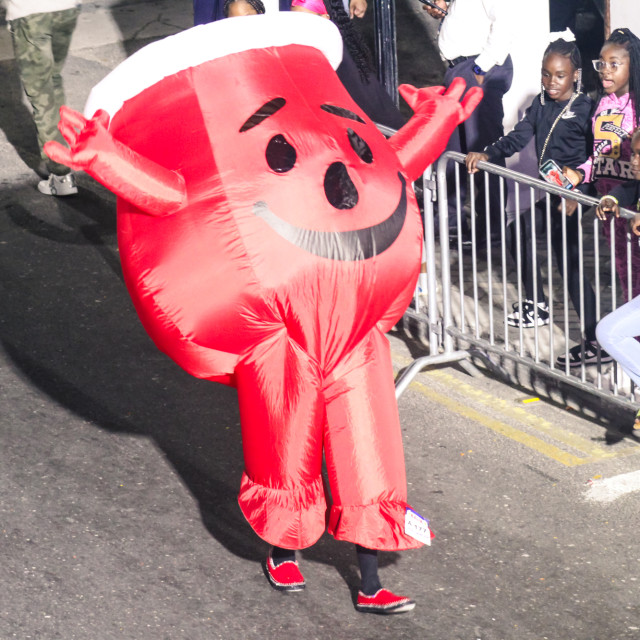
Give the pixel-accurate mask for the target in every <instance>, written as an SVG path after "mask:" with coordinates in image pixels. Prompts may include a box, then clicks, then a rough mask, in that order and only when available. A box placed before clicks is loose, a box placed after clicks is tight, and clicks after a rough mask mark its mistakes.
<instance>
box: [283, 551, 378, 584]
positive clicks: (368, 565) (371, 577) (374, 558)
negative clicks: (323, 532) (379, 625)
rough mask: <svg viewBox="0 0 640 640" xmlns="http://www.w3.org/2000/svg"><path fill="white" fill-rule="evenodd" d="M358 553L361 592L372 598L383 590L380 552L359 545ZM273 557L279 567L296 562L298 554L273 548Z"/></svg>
mask: <svg viewBox="0 0 640 640" xmlns="http://www.w3.org/2000/svg"><path fill="white" fill-rule="evenodd" d="M356 553H357V554H358V565H359V566H360V576H361V577H362V586H361V587H360V590H361V591H362V593H364V594H365V595H367V596H372V595H374V594H375V593H376V592H377V591H379V590H380V589H381V588H382V586H381V585H380V579H379V578H378V552H377V551H375V550H374V549H367V548H366V547H361V546H360V545H359V544H357V545H356ZM271 557H272V558H273V562H274V564H276V565H279V564H280V563H281V562H287V561H293V560H295V559H296V552H295V551H293V550H291V549H283V548H282V547H273V549H272V550H271Z"/></svg>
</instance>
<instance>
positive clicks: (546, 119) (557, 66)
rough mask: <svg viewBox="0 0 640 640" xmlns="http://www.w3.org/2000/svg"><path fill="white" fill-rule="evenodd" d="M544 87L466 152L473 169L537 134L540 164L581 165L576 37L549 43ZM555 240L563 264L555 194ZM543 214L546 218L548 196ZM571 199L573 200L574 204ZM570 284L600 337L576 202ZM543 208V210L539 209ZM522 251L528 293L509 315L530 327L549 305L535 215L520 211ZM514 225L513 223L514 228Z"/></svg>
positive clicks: (584, 149) (586, 101)
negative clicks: (508, 123) (583, 268)
mask: <svg viewBox="0 0 640 640" xmlns="http://www.w3.org/2000/svg"><path fill="white" fill-rule="evenodd" d="M540 89H541V90H540V93H539V95H537V96H536V97H535V98H534V99H533V102H532V103H531V105H530V106H529V108H528V109H527V110H526V112H525V114H524V117H523V118H522V120H520V122H519V123H518V124H517V125H516V126H515V127H514V129H513V130H512V131H511V132H510V133H509V134H507V135H506V136H503V137H502V138H500V139H499V140H498V141H496V142H494V143H493V144H491V145H489V146H487V147H486V148H485V150H484V152H482V153H475V152H474V153H468V154H467V157H466V165H467V170H468V171H469V173H475V172H476V171H478V167H477V165H478V162H480V161H482V162H493V163H495V162H496V160H501V159H503V158H509V157H511V156H512V155H513V154H514V153H517V152H518V151H520V150H521V149H523V148H524V147H525V146H526V145H527V144H528V142H529V141H530V140H531V138H534V139H535V145H536V155H537V158H538V165H539V166H540V167H541V166H542V165H543V164H544V163H545V162H546V161H547V160H554V161H555V162H556V163H557V164H558V165H559V166H561V167H562V166H566V165H569V166H578V165H579V164H581V163H582V162H584V161H585V159H586V158H587V157H588V155H589V148H590V144H591V134H590V130H591V121H590V118H591V111H592V107H593V104H592V101H591V99H590V98H589V97H588V96H586V95H585V94H584V93H582V60H581V56H580V51H579V50H578V47H577V46H576V44H575V42H567V41H566V40H562V39H559V40H555V41H554V42H552V43H551V44H549V46H548V47H547V48H546V50H545V52H544V55H543V57H542V69H541V87H540ZM551 202H552V207H553V209H552V211H553V213H554V214H553V215H552V216H551V231H550V235H551V243H552V245H553V250H554V253H555V255H556V260H557V263H558V266H559V268H560V269H562V266H563V263H564V261H563V252H564V251H565V247H564V244H563V235H562V218H563V216H562V203H561V201H560V198H559V197H557V196H554V197H552V200H551ZM541 204H542V207H541V210H540V209H538V210H537V213H538V214H539V217H541V218H542V220H544V217H545V216H544V211H545V208H546V204H545V201H543V202H542V203H541ZM571 205H574V206H573V207H571ZM565 211H566V214H567V219H566V225H567V234H566V242H567V246H566V257H567V272H566V279H567V289H568V290H569V295H570V297H571V301H572V302H573V306H574V308H575V309H576V311H577V312H578V313H580V290H581V288H582V289H583V291H584V320H585V326H586V333H587V339H588V340H595V338H596V313H595V311H596V306H595V295H594V293H593V289H592V287H591V283H590V282H589V280H588V279H587V277H586V276H584V275H583V278H582V281H581V279H580V261H579V250H578V241H579V235H580V230H579V227H578V219H577V216H574V215H572V214H573V212H574V211H575V203H574V202H571V201H568V202H566V204H565ZM540 214H542V215H540ZM521 220H522V224H521V243H520V252H521V256H520V258H521V260H522V279H523V285H524V289H525V299H524V300H523V301H522V303H520V302H515V303H514V304H513V310H512V312H511V313H510V314H509V315H508V317H507V321H508V323H509V324H510V325H511V326H514V327H523V328H530V327H534V326H544V325H547V324H549V307H548V306H547V301H546V298H545V294H544V290H543V288H542V283H543V280H542V276H541V274H540V261H536V269H535V272H534V267H533V264H534V263H533V259H532V258H533V251H534V250H535V245H534V242H533V233H532V229H531V216H530V215H529V214H525V215H523V216H522V219H521ZM514 228H515V225H511V231H512V232H513V230H514ZM510 249H511V254H512V256H513V258H514V260H516V261H517V260H518V255H517V242H516V241H515V239H514V240H513V241H512V242H511V245H510ZM581 282H582V285H581Z"/></svg>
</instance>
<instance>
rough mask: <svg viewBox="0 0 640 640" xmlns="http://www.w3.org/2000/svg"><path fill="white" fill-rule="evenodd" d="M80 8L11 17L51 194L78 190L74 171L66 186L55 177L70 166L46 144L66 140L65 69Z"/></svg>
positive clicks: (17, 57)
mask: <svg viewBox="0 0 640 640" xmlns="http://www.w3.org/2000/svg"><path fill="white" fill-rule="evenodd" d="M52 4H55V3H52ZM79 12H80V10H79V7H77V6H75V7H73V8H70V9H64V10H61V11H47V12H44V13H31V14H29V15H25V16H22V17H18V18H16V19H13V20H10V21H9V29H10V31H11V35H12V39H13V48H14V53H15V60H16V64H17V66H18V72H19V74H20V79H21V81H22V84H23V86H24V89H25V92H26V94H27V97H28V99H29V102H30V103H31V106H32V107H33V120H34V123H35V125H36V129H37V134H38V145H39V147H40V154H41V157H42V160H43V162H44V163H45V165H46V168H47V170H48V172H49V173H50V174H53V176H54V178H53V179H52V177H51V176H50V178H49V180H46V181H44V183H40V184H39V185H38V189H39V190H40V191H41V192H43V193H47V194H50V195H70V193H65V192H64V191H65V190H66V191H69V190H70V192H71V193H76V192H77V189H76V188H75V181H74V180H73V176H72V175H71V176H69V177H68V178H67V179H66V187H65V186H64V184H65V181H63V182H60V181H59V180H58V181H56V180H55V176H58V177H59V176H67V175H68V174H69V173H70V169H69V168H68V167H66V166H64V165H62V164H58V163H56V162H54V161H53V160H51V159H49V158H48V157H47V156H46V155H45V153H44V151H43V150H42V147H43V145H44V143H45V142H47V141H49V140H58V141H59V142H64V140H63V138H62V136H61V134H60V132H59V131H58V122H59V120H60V107H61V106H62V105H63V104H64V102H65V97H64V89H63V84H62V75H61V72H62V67H63V65H64V62H65V60H66V57H67V53H68V51H69V45H70V43H71V36H72V35H73V31H74V29H75V26H76V22H77V20H78V14H79ZM7 17H8V18H9V17H10V13H9V12H8V15H7ZM71 183H72V184H71ZM56 185H57V187H58V188H57V189H56ZM61 187H62V188H61Z"/></svg>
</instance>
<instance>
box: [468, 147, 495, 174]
mask: <svg viewBox="0 0 640 640" xmlns="http://www.w3.org/2000/svg"><path fill="white" fill-rule="evenodd" d="M488 161H489V156H488V155H487V154H486V153H480V152H478V151H472V152H470V153H467V157H466V158H465V159H464V163H465V164H466V165H467V171H468V172H469V173H477V172H478V162H488Z"/></svg>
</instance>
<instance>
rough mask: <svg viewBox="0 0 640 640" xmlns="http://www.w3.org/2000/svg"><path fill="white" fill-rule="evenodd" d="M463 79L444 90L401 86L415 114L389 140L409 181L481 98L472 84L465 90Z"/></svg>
mask: <svg viewBox="0 0 640 640" xmlns="http://www.w3.org/2000/svg"><path fill="white" fill-rule="evenodd" d="M464 89H465V82H464V80H463V79H462V78H456V79H455V80H454V81H453V82H452V83H451V86H450V87H449V88H448V89H447V91H446V92H445V89H444V87H429V88H426V89H416V88H415V87H413V86H411V85H410V84H403V85H400V87H399V91H400V95H401V96H402V97H403V98H404V99H405V100H406V101H407V104H408V105H409V106H410V107H411V108H412V109H413V111H414V115H413V117H412V118H411V119H410V120H409V122H407V124H405V125H404V127H402V129H400V130H399V131H398V133H396V134H395V135H394V136H392V137H391V138H389V143H390V144H391V146H392V147H393V148H394V150H395V152H396V154H397V155H398V158H399V160H400V163H401V164H402V166H403V167H404V169H405V171H406V173H407V175H408V176H409V179H410V180H411V181H413V180H417V179H418V178H419V177H420V176H421V175H422V172H423V171H424V170H425V169H426V168H427V167H428V166H429V165H430V164H431V163H432V162H433V161H434V160H435V159H436V158H438V157H439V156H440V155H441V154H442V152H443V151H444V150H445V147H446V146H447V142H448V140H449V137H450V136H451V134H452V133H453V131H454V129H455V128H456V127H457V126H458V125H459V124H460V123H461V122H464V121H465V120H466V119H467V118H468V117H469V116H470V115H471V113H472V111H473V110H474V109H475V108H476V107H477V106H478V104H479V103H480V100H482V89H480V87H473V88H472V89H469V91H467V93H466V95H465V96H464V97H463V98H462V100H460V98H461V97H462V94H463V93H464Z"/></svg>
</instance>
